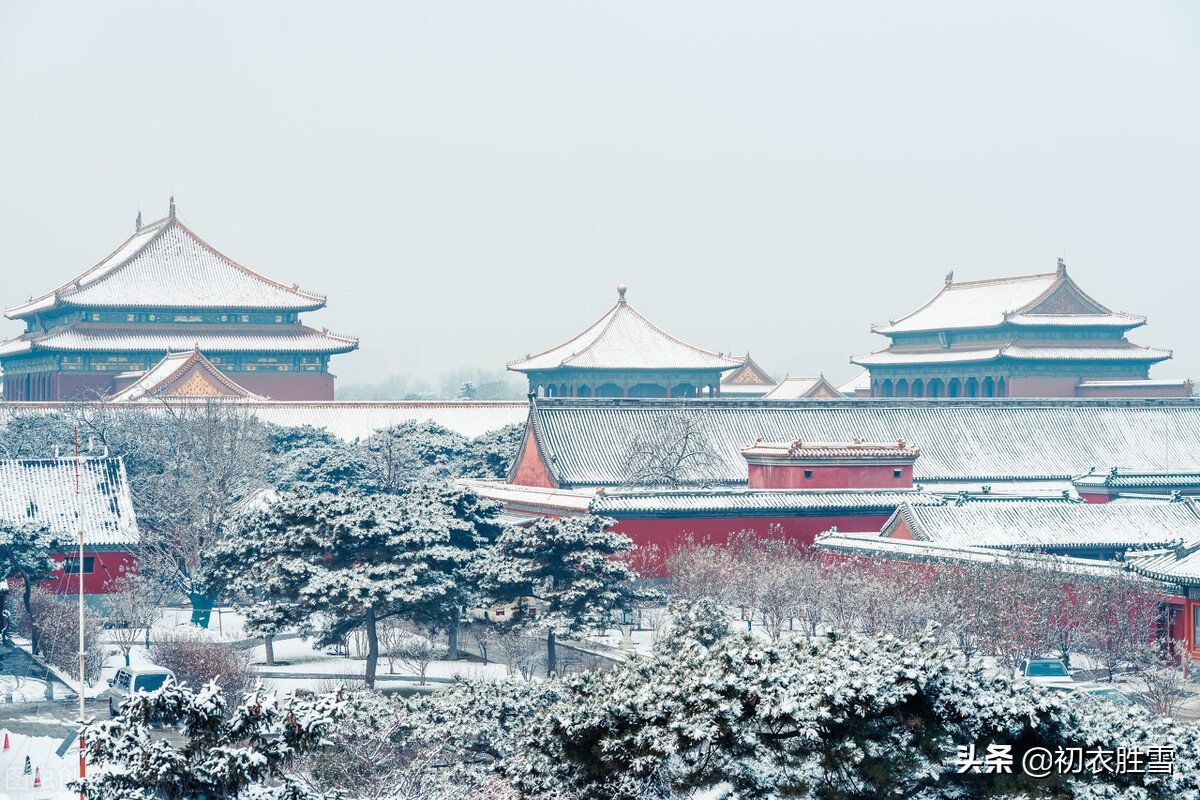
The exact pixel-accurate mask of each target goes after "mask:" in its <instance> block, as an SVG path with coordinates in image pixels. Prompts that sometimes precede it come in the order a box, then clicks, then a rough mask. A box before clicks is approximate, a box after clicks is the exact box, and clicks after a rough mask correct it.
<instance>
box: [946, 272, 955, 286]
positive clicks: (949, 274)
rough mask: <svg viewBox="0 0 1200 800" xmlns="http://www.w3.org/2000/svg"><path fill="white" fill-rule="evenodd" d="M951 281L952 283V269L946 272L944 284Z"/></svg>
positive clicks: (948, 283)
mask: <svg viewBox="0 0 1200 800" xmlns="http://www.w3.org/2000/svg"><path fill="white" fill-rule="evenodd" d="M952 283H954V270H950V271H949V272H947V273H946V285H947V286H949V285H950V284H952Z"/></svg>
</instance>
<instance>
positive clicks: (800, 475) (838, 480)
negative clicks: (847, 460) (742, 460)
mask: <svg viewBox="0 0 1200 800" xmlns="http://www.w3.org/2000/svg"><path fill="white" fill-rule="evenodd" d="M805 470H810V471H811V472H812V477H811V478H806V477H804V472H805ZM896 470H899V471H900V476H899V477H896V476H895V471H896ZM748 485H749V486H750V488H751V489H911V488H912V485H913V477H912V464H903V465H892V464H884V465H880V464H861V465H859V464H848V465H847V464H809V465H807V466H792V465H790V464H789V465H773V464H753V463H752V464H750V465H749V476H748Z"/></svg>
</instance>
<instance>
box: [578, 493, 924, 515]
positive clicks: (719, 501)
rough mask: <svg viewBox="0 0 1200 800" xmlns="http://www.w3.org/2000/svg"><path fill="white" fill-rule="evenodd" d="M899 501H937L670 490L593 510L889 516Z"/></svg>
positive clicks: (611, 499)
mask: <svg viewBox="0 0 1200 800" xmlns="http://www.w3.org/2000/svg"><path fill="white" fill-rule="evenodd" d="M901 502H909V503H912V504H914V505H922V504H926V503H940V502H942V500H941V498H939V497H937V496H935V495H932V494H928V493H925V492H918V491H912V490H891V489H878V490H868V489H670V490H661V491H635V490H631V491H621V492H608V493H605V494H602V495H598V496H596V497H595V498H594V499H593V500H592V502H591V506H590V511H591V513H593V514H601V515H605V516H615V517H631V516H634V517H636V516H643V515H649V516H681V515H682V516H692V517H704V516H717V517H724V516H734V517H736V516H748V515H751V514H772V515H773V514H788V515H795V516H805V515H815V514H823V513H830V512H835V513H837V512H841V513H844V512H855V513H858V514H876V515H880V516H882V515H884V514H891V513H892V512H893V511H894V510H895V509H896V508H897V506H899V504H900V503H901Z"/></svg>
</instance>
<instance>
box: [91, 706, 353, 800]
mask: <svg viewBox="0 0 1200 800" xmlns="http://www.w3.org/2000/svg"><path fill="white" fill-rule="evenodd" d="M345 705H346V699H345V697H344V695H342V694H341V693H340V692H339V693H332V694H328V695H323V696H321V697H316V698H313V699H311V700H299V699H296V698H295V697H293V696H291V695H288V696H285V697H283V698H277V697H275V696H274V695H273V694H271V693H269V692H267V691H266V690H264V689H263V688H262V686H261V685H260V686H258V687H256V688H255V689H254V691H252V692H250V693H249V694H247V695H245V697H244V700H243V701H242V702H241V703H240V704H238V705H237V706H235V707H230V704H229V701H228V700H227V698H226V695H225V694H224V693H223V692H222V690H221V689H220V687H218V686H217V685H215V684H208V685H207V686H204V687H203V688H201V689H199V690H195V691H194V690H192V689H191V688H189V687H186V686H177V685H167V686H164V687H163V688H161V689H159V690H158V691H155V692H150V693H139V694H136V695H132V696H130V697H129V698H128V699H126V701H125V702H124V703H122V705H121V715H120V716H118V717H117V718H116V719H114V720H111V721H105V722H92V723H90V724H89V725H88V726H87V728H86V730H85V732H84V740H85V742H86V744H87V758H88V762H89V765H90V769H89V770H88V776H87V778H86V779H84V780H83V781H82V787H81V786H80V782H72V784H71V786H72V789H74V790H76V791H78V790H80V789H81V788H82V791H83V793H84V796H86V797H87V798H89V800H134V799H135V798H145V800H197V799H198V798H209V799H210V800H215V799H216V798H226V799H228V800H232V799H235V798H242V797H245V798H254V799H255V800H307V799H308V798H320V797H323V796H324V795H323V794H322V793H320V792H317V791H314V790H313V789H312V788H311V787H310V786H307V785H305V784H304V783H302V782H301V781H299V780H298V779H297V775H296V774H295V770H294V763H295V760H296V758H297V757H298V756H301V755H303V754H305V753H308V752H311V751H313V750H314V749H316V748H318V747H320V746H322V745H323V744H324V743H325V742H326V741H327V739H326V737H327V735H328V734H329V732H330V730H331V728H332V726H333V725H334V723H335V722H336V721H337V719H338V718H339V717H340V716H341V715H342V714H343V713H344V710H345ZM152 722H153V723H155V724H157V723H159V722H162V723H166V724H167V725H170V726H177V727H178V729H179V730H180V731H181V733H182V735H183V737H184V739H185V741H184V742H183V743H182V744H179V745H176V744H174V743H172V742H171V741H170V740H169V739H167V738H163V737H161V736H155V735H153V734H152V731H151V723H152Z"/></svg>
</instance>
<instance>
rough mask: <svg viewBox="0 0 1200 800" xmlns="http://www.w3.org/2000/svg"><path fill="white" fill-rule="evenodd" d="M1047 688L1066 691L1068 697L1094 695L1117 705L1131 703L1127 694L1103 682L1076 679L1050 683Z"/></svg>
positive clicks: (1128, 704)
mask: <svg viewBox="0 0 1200 800" xmlns="http://www.w3.org/2000/svg"><path fill="white" fill-rule="evenodd" d="M1049 689H1050V690H1051V691H1054V692H1063V693H1066V694H1067V695H1068V696H1070V697H1096V698H1099V699H1101V700H1107V701H1109V702H1110V703H1116V704H1117V705H1122V706H1131V705H1133V700H1131V699H1130V698H1129V696H1128V695H1126V694H1124V693H1123V692H1121V691H1120V690H1118V689H1115V688H1113V687H1112V686H1108V685H1106V684H1103V683H1085V682H1083V681H1078V682H1076V683H1060V684H1052V685H1050V686H1049Z"/></svg>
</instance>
